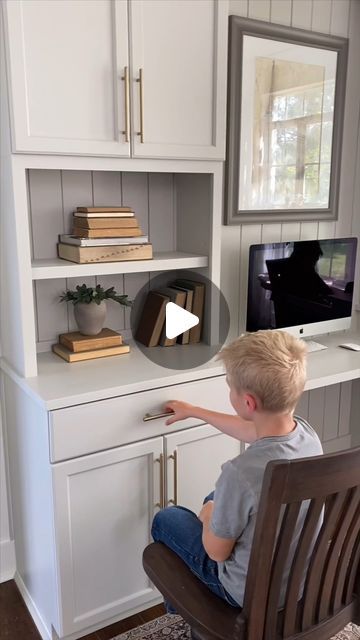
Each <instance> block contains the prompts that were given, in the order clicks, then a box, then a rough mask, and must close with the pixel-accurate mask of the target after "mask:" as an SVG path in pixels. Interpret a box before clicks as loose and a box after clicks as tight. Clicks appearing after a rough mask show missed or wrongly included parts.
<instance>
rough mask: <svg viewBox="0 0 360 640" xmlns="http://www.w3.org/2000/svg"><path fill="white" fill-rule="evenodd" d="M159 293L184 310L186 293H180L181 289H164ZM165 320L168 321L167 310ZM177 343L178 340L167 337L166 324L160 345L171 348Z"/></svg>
mask: <svg viewBox="0 0 360 640" xmlns="http://www.w3.org/2000/svg"><path fill="white" fill-rule="evenodd" d="M158 293H161V295H165V296H168V297H169V300H170V302H173V303H174V304H177V305H178V306H179V307H182V308H184V305H185V302H186V291H180V289H173V288H172V287H171V286H170V287H164V288H161V289H159V291H158ZM165 319H166V309H165ZM175 343H176V338H167V337H166V322H165V323H164V326H163V328H162V332H161V336H160V344H161V346H162V347H171V346H172V345H173V344H175Z"/></svg>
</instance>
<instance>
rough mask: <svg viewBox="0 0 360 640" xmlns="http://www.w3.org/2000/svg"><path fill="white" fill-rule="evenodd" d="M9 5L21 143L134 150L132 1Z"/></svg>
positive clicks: (86, 150) (33, 0)
mask: <svg viewBox="0 0 360 640" xmlns="http://www.w3.org/2000/svg"><path fill="white" fill-rule="evenodd" d="M6 9H7V24H8V52H9V64H10V71H11V85H12V98H13V99H12V115H13V126H14V131H13V133H14V136H13V143H14V150H15V151H33V152H55V153H56V152H58V153H81V154H95V153H97V154H108V155H111V154H116V155H129V152H130V148H129V143H125V142H124V135H123V134H122V133H121V131H122V130H124V128H125V107H124V82H123V81H122V80H121V75H122V72H123V68H124V67H125V66H127V65H128V51H127V42H128V40H127V29H128V25H127V5H126V2H125V1H124V0H121V1H119V2H116V3H114V2H112V0H92V1H91V2H84V1H83V0H73V1H71V2H70V1H69V0H66V1H63V0H52V1H51V2H44V1H43V0H20V1H18V2H8V3H7V5H6ZM85 26H86V31H85ZM115 30H116V31H117V33H118V37H117V38H116V39H115V37H114V31H115Z"/></svg>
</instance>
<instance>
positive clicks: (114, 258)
mask: <svg viewBox="0 0 360 640" xmlns="http://www.w3.org/2000/svg"><path fill="white" fill-rule="evenodd" d="M58 254H59V258H63V259H64V260H70V262H77V263H79V264H90V263H94V262H120V261H123V260H151V259H152V257H153V252H152V244H150V243H149V244H126V245H113V246H106V247H76V246H75V245H73V244H63V243H62V242H59V243H58Z"/></svg>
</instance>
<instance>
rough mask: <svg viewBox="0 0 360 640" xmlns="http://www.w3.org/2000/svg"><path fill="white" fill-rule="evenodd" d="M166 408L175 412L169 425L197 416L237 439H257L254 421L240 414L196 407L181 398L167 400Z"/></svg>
mask: <svg viewBox="0 0 360 640" xmlns="http://www.w3.org/2000/svg"><path fill="white" fill-rule="evenodd" d="M164 410H165V411H169V412H173V415H171V417H170V418H168V419H167V420H166V424H167V425H169V424H173V423H174V422H178V421H179V420H186V418H197V419H198V420H202V421H203V422H207V423H208V424H211V425H212V426H213V427H216V429H219V431H222V432H223V433H226V434H227V435H228V436H231V437H232V438H236V440H241V441H242V442H254V441H255V439H256V434H255V430H254V427H253V424H252V422H250V421H249V420H243V419H242V418H240V416H238V415H231V414H228V413H219V412H217V411H210V410H209V409H204V408H203V407H196V406H195V405H193V404H189V403H187V402H181V401H180V400H171V401H170V402H167V403H166V405H165V407H164Z"/></svg>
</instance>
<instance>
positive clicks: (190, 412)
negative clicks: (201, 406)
mask: <svg viewBox="0 0 360 640" xmlns="http://www.w3.org/2000/svg"><path fill="white" fill-rule="evenodd" d="M194 408H195V407H194V406H193V405H192V404H188V403H187V402H180V401H179V400H170V402H167V403H166V405H165V406H164V411H168V412H169V413H171V417H170V418H168V419H167V420H166V422H165V424H167V425H169V424H173V423H174V422H178V421H179V420H186V418H191V417H192V416H194Z"/></svg>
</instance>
